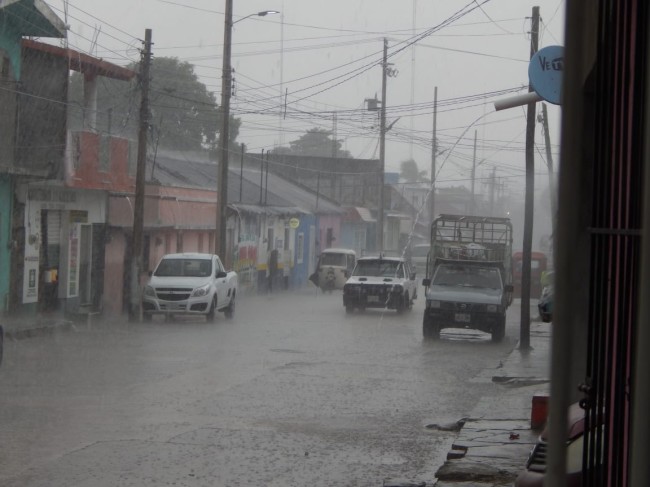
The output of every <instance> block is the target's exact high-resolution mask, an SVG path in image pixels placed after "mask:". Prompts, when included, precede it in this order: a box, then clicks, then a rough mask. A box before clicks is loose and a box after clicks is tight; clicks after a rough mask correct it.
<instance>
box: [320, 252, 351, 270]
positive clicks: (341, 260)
mask: <svg viewBox="0 0 650 487" xmlns="http://www.w3.org/2000/svg"><path fill="white" fill-rule="evenodd" d="M320 265H321V266H324V265H331V266H338V267H345V266H346V265H347V259H346V254H343V253H336V252H323V253H322V254H321V256H320Z"/></svg>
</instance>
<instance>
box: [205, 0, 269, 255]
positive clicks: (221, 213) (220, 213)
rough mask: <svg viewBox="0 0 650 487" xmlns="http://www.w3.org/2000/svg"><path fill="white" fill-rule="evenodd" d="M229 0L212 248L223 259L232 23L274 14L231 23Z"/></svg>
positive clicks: (226, 15)
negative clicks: (214, 232) (217, 189)
mask: <svg viewBox="0 0 650 487" xmlns="http://www.w3.org/2000/svg"><path fill="white" fill-rule="evenodd" d="M232 2H233V0H226V14H225V17H224V28H223V65H222V68H221V110H220V112H221V117H222V118H221V131H220V133H219V145H218V149H217V152H218V153H219V193H218V194H217V221H216V228H215V231H216V234H217V235H216V236H215V247H216V249H215V251H216V253H217V254H218V255H219V257H221V259H222V260H223V261H224V262H226V260H227V253H226V220H227V210H228V138H229V137H228V131H229V128H230V127H229V122H230V90H231V88H232V67H231V65H230V54H231V51H232V26H233V25H234V24H236V23H237V22H241V21H242V20H244V19H247V18H248V17H253V16H255V15H257V16H259V17H264V16H266V15H272V14H277V13H279V12H277V11H275V10H264V11H262V12H257V13H254V14H250V15H247V16H245V17H242V18H241V19H238V20H236V21H235V22H233V20H232Z"/></svg>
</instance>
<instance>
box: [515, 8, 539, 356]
mask: <svg viewBox="0 0 650 487" xmlns="http://www.w3.org/2000/svg"><path fill="white" fill-rule="evenodd" d="M538 44H539V7H533V18H532V24H531V32H530V57H531V59H532V57H533V56H534V55H535V53H536V52H537V49H538ZM528 91H529V92H532V91H533V87H532V85H529V86H528ZM534 197H535V102H531V103H529V104H528V113H527V117H526V196H525V207H524V242H523V249H522V250H523V255H522V262H521V264H522V268H521V325H520V337H519V348H520V349H521V350H530V277H531V273H530V265H531V257H532V255H531V254H532V248H533V210H534V202H535V200H534Z"/></svg>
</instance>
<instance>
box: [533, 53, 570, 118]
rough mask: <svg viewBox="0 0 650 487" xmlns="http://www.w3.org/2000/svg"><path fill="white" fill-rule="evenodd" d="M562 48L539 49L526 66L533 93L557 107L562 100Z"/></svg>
mask: <svg viewBox="0 0 650 487" xmlns="http://www.w3.org/2000/svg"><path fill="white" fill-rule="evenodd" d="M563 73H564V47H563V46H548V47H544V48H543V49H540V50H539V51H537V52H536V53H535V55H534V56H533V57H532V58H531V60H530V64H529V65H528V79H529V80H530V84H531V85H532V87H533V89H534V90H535V92H536V93H537V94H538V95H539V96H541V97H542V98H543V99H544V100H546V101H547V102H549V103H553V104H554V105H559V104H560V101H561V99H562V74H563Z"/></svg>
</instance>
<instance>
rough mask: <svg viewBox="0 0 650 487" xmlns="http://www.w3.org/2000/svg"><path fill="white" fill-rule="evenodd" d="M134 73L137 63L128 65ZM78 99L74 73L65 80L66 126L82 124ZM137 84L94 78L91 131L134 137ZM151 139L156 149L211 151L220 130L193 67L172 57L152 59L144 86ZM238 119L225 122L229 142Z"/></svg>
mask: <svg viewBox="0 0 650 487" xmlns="http://www.w3.org/2000/svg"><path fill="white" fill-rule="evenodd" d="M128 67H129V68H130V69H133V70H135V71H136V72H137V71H139V68H138V65H137V64H135V63H134V64H131V65H130V66H128ZM82 99H83V87H82V76H81V75H80V74H79V73H74V74H73V76H72V78H71V80H70V107H71V110H70V117H69V120H70V124H71V127H72V128H80V127H81V126H82V125H83V112H82V111H81V110H80V109H79V107H81V106H82V103H81V100H82ZM139 106H140V89H139V81H138V79H137V76H136V78H134V79H133V80H132V81H131V82H125V81H118V80H112V79H108V78H98V83H97V127H96V128H97V130H99V131H100V132H108V131H109V130H110V132H111V133H112V134H115V135H120V136H122V137H126V138H131V139H136V138H137V130H138V127H137V126H138V107H139ZM150 109H151V118H150V122H151V136H152V139H153V142H154V143H155V144H159V146H160V147H161V148H167V149H175V150H201V149H212V150H214V149H215V147H216V143H217V133H218V128H219V127H220V126H221V123H220V116H219V108H218V106H217V102H216V99H215V95H214V93H212V92H210V91H208V89H207V87H206V86H205V85H204V84H203V83H202V82H200V81H199V79H198V76H197V75H196V73H195V72H194V67H193V66H192V65H191V64H189V63H187V62H183V61H179V60H178V59H177V58H169V57H160V58H156V57H154V58H153V60H152V64H151V85H150ZM240 125H241V122H240V120H239V119H235V118H234V117H231V119H230V134H229V135H230V137H229V138H230V144H231V145H235V140H236V138H237V135H238V134H239V126H240Z"/></svg>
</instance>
